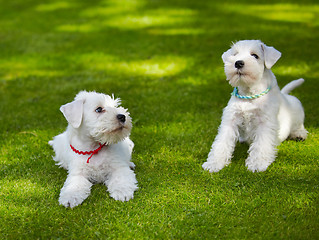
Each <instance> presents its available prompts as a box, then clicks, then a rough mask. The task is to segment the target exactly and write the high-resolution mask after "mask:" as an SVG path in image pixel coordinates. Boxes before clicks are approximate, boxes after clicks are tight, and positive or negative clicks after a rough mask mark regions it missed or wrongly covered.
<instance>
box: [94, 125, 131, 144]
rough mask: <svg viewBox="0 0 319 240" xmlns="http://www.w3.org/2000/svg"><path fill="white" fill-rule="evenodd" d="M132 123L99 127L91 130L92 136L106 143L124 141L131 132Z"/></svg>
mask: <svg viewBox="0 0 319 240" xmlns="http://www.w3.org/2000/svg"><path fill="white" fill-rule="evenodd" d="M131 128H132V125H131V123H126V124H125V125H122V124H119V125H118V126H115V127H114V128H111V129H106V128H99V129H95V130H94V131H92V132H91V136H92V137H93V138H94V139H95V141H97V142H99V143H101V144H104V143H107V144H114V143H117V142H120V141H123V140H124V139H125V138H126V137H128V136H129V135H130V133H131Z"/></svg>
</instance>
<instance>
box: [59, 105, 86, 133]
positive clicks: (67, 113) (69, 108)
mask: <svg viewBox="0 0 319 240" xmlns="http://www.w3.org/2000/svg"><path fill="white" fill-rule="evenodd" d="M60 111H61V112H62V113H63V115H64V117H65V118H66V120H67V121H68V123H70V124H71V126H72V127H74V128H78V127H80V125H81V122H82V115H83V100H75V101H73V102H70V103H67V104H65V105H62V106H61V107H60Z"/></svg>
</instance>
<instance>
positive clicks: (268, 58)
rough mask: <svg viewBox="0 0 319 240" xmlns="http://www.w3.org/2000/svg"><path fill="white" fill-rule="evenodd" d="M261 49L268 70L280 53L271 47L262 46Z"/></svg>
mask: <svg viewBox="0 0 319 240" xmlns="http://www.w3.org/2000/svg"><path fill="white" fill-rule="evenodd" d="M261 47H262V49H263V50H264V56H265V66H266V68H268V69H270V68H271V67H272V66H274V64H275V63H276V62H277V61H278V59H279V58H280V57H281V52H279V51H278V50H276V49H275V48H273V47H268V46H266V45H265V44H262V45H261Z"/></svg>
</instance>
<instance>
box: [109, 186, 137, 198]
mask: <svg viewBox="0 0 319 240" xmlns="http://www.w3.org/2000/svg"><path fill="white" fill-rule="evenodd" d="M137 188H138V187H137V185H136V184H130V185H128V186H126V187H123V186H118V187H114V186H113V187H112V188H110V187H109V192H110V196H111V197H112V198H114V199H115V200H117V201H122V202H125V201H129V200H130V199H133V197H134V191H135V190H137Z"/></svg>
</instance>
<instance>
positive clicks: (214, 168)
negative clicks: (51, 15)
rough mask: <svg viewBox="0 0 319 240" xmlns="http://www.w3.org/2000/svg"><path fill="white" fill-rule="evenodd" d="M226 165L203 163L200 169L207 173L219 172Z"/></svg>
mask: <svg viewBox="0 0 319 240" xmlns="http://www.w3.org/2000/svg"><path fill="white" fill-rule="evenodd" d="M225 165H226V164H223V163H218V162H211V161H210V162H209V161H207V162H205V163H203V165H202V167H203V169H204V170H207V171H209V172H211V173H212V172H219V171H220V170H221V169H223V168H224V167H225Z"/></svg>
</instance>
